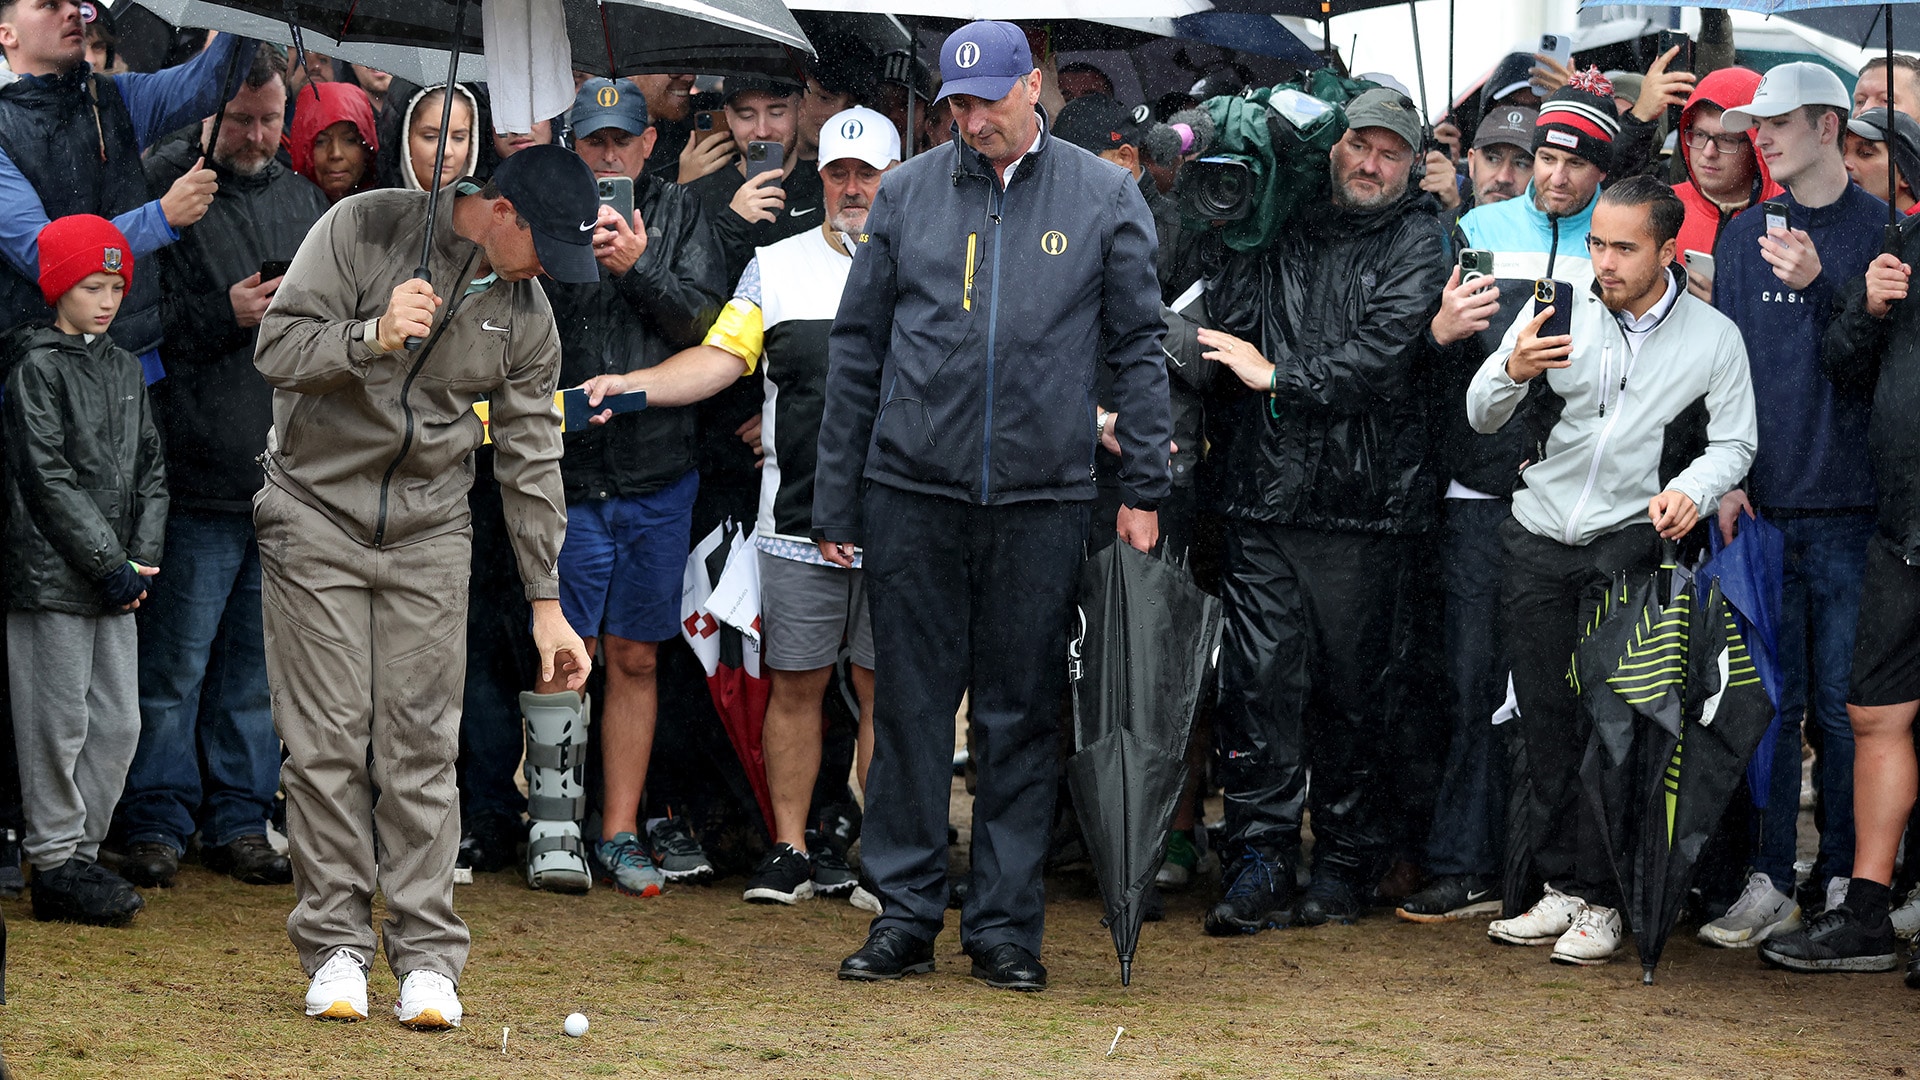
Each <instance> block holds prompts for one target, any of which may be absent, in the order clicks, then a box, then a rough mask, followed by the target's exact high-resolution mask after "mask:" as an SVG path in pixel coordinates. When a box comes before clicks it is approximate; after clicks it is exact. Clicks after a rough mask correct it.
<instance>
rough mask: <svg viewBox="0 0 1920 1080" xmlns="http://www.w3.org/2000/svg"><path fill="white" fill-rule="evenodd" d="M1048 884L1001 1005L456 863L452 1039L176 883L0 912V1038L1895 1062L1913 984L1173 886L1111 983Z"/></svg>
mask: <svg viewBox="0 0 1920 1080" xmlns="http://www.w3.org/2000/svg"><path fill="white" fill-rule="evenodd" d="M1052 893H1053V897H1054V899H1053V902H1052V904H1051V906H1050V908H1049V926H1048V938H1047V954H1046V957H1045V959H1046V961H1047V963H1048V965H1049V966H1050V968H1051V970H1052V976H1053V981H1052V989H1051V990H1050V991H1048V992H1047V993H1044V994H1033V995H1019V994H1011V993H1006V992H1002V991H994V990H989V989H987V988H985V987H984V986H981V985H979V984H977V983H975V982H973V981H972V980H971V979H970V978H968V977H967V973H968V967H967V962H966V960H965V959H964V958H963V957H961V956H959V955H958V954H957V952H956V951H955V950H956V946H955V944H954V941H955V937H956V936H957V935H956V925H955V922H954V920H953V919H951V918H950V920H949V930H948V933H947V934H945V935H943V936H942V938H941V945H940V953H939V965H940V966H939V969H938V970H937V971H936V972H935V973H934V974H933V975H932V976H929V977H924V978H917V979H911V980H907V981H905V982H902V983H897V984H891V985H879V986H866V985H856V984H850V983H842V982H839V981H837V980H836V979H835V978H834V976H833V972H834V967H835V965H836V964H837V963H838V962H839V960H840V958H841V956H843V955H844V954H845V953H846V952H848V951H850V950H851V949H853V948H854V947H856V946H857V945H858V944H859V942H860V941H861V940H862V938H863V935H864V933H865V927H866V916H865V915H864V914H863V913H861V912H858V911H855V910H854V909H852V908H850V907H848V906H846V905H844V904H842V903H839V902H837V901H815V902H812V903H809V904H806V905H803V906H801V907H798V908H795V909H791V910H789V909H767V908H759V907H749V906H747V905H744V904H742V903H740V902H739V900H738V896H739V893H738V882H725V883H722V884H720V885H716V886H711V887H704V888H703V887H691V888H678V889H674V890H672V891H670V892H669V893H668V894H666V895H664V896H662V897H660V898H658V899H654V900H634V899H630V898H627V897H622V896H618V895H615V894H614V893H612V892H611V891H608V890H602V889H595V890H594V892H593V893H591V894H590V895H588V896H586V897H580V898H568V897H555V896H546V895H542V894H537V893H532V892H529V891H528V890H527V889H526V888H525V887H524V886H523V885H522V884H521V883H520V882H519V880H518V879H517V878H515V877H514V876H513V875H511V874H501V875H481V877H480V880H479V882H478V883H477V884H475V885H473V886H462V887H461V889H460V892H459V904H460V910H461V912H462V914H463V915H464V916H465V917H466V919H467V920H468V921H469V923H470V924H471V925H472V928H473V938H474V945H473V956H472V960H471V961H470V963H469V964H468V967H467V974H466V978H465V980H464V981H463V983H462V985H461V991H462V995H463V997H464V1000H465V1005H466V1010H467V1015H466V1026H465V1027H463V1028H462V1029H460V1030H459V1031H455V1032H450V1033H446V1034H441V1035H424V1034H417V1033H414V1032H410V1031H407V1030H405V1029H403V1028H401V1027H400V1026H399V1025H398V1024H396V1023H394V1022H393V1020H392V1019H391V1011H390V1010H391V1006H392V1003H393V996H394V989H395V988H394V983H393V980H392V977H391V976H390V975H388V974H386V973H385V972H384V971H381V972H380V973H378V974H377V975H376V976H375V978H374V983H373V995H374V1000H373V1002H372V1006H373V1012H374V1016H373V1018H372V1019H371V1020H370V1021H369V1022H367V1023H363V1024H357V1025H333V1024H320V1023H316V1022H313V1021H309V1020H307V1019H306V1018H305V1017H304V1016H303V1015H302V1014H301V1009H300V1003H301V995H302V993H303V991H304V988H305V980H304V979H303V978H302V976H301V974H300V971H299V969H298V967H297V965H296V964H295V962H294V959H293V953H292V949H291V947H290V946H289V945H288V944H287V940H286V937H285V935H284V933H283V932H282V923H283V920H284V916H285V914H286V911H287V908H288V906H289V903H290V897H291V890H290V889H257V888H248V887H245V886H241V885H238V884H236V883H233V882H231V881H229V880H227V879H225V878H220V877H215V876H213V875H211V874H208V873H206V872H205V871H202V870H200V869H199V868H198V867H192V866H190V867H188V868H186V869H185V870H183V871H182V873H181V876H180V883H179V885H178V887H176V888H174V889H171V890H167V891H165V892H155V893H150V894H149V907H148V908H147V910H146V911H145V912H144V913H143V914H142V915H141V916H140V917H139V919H138V920H137V921H136V923H135V924H134V926H132V927H131V928H127V929H120V930H104V929H87V928H76V927H71V926H65V925H60V924H41V923H35V922H33V921H32V920H31V916H30V915H29V912H28V908H27V905H26V904H25V903H24V902H9V903H6V904H4V905H0V910H4V911H5V913H6V915H7V917H8V921H9V925H10V927H11V929H12V948H11V949H10V955H11V959H12V967H11V971H10V975H9V980H8V987H7V989H8V1001H9V1003H8V1004H7V1005H6V1006H4V1007H3V1008H0V1051H4V1053H5V1055H6V1059H7V1061H8V1062H9V1063H10V1064H11V1066H12V1067H13V1069H14V1071H15V1074H16V1075H17V1076H19V1077H20V1078H21V1080H29V1078H35V1080H37V1078H61V1077H138V1078H142V1080H146V1078H153V1080H160V1078H170V1077H193V1078H206V1077H218V1078H249V1080H251V1078H280V1077H287V1078H294V1077H298V1078H302V1080H306V1078H318V1077H429V1076H430V1077H455V1078H458V1077H489V1078H490V1077H515V1078H518V1077H555V1078H566V1077H596V1076H685V1075H694V1074H698V1075H713V1076H767V1077H859V1078H869V1077H896V1076H913V1077H920V1078H933V1077H999V1076H1047V1077H1055V1076H1059V1077H1080V1076H1100V1077H1107V1076H1114V1077H1118V1076H1125V1077H1130V1078H1131V1077H1195V1078H1200V1077H1206V1078H1211V1077H1223V1076H1231V1077H1238V1076H1249V1077H1250V1076H1261V1077H1268V1076H1283V1077H1294V1076H1299V1077H1319V1076H1337V1077H1415V1076H1436V1077H1439V1076H1444V1077H1535V1076H1552V1077H1556V1078H1558V1077H1589V1076H1592V1077H1601V1076H1632V1077H1686V1078H1696V1077H1728V1078H1738V1080H1751V1078H1756V1077H1775V1076H1779V1077H1821V1078H1827V1077H1846V1078H1854V1077H1876V1076H1880V1077H1887V1076H1893V1077H1897V1076H1904V1075H1909V1074H1912V1075H1920V1013H1917V1012H1916V1009H1917V1008H1920V993H1914V992H1912V991H1908V990H1906V989H1904V988H1903V987H1902V986H1901V985H1900V980H1899V977H1898V976H1897V975H1894V976H1826V977H1792V976H1787V975H1784V974H1782V973H1779V972H1774V971H1768V970H1766V969H1763V968H1762V967H1761V966H1760V964H1759V962H1758V960H1757V959H1756V958H1755V957H1754V955H1753V954H1752V953H1750V952H1718V951H1711V950H1707V949H1703V948H1701V947H1699V946H1698V945H1696V944H1695V943H1694V942H1693V941H1692V940H1691V938H1690V937H1689V936H1688V935H1687V933H1686V932H1685V931H1684V930H1683V931H1682V932H1681V933H1679V934H1677V935H1676V940H1675V941H1674V943H1673V944H1672V946H1671V947H1670V948H1669V950H1668V953H1667V957H1668V959H1667V960H1666V961H1665V962H1664V963H1663V964H1662V966H1661V970H1660V972H1659V982H1658V983H1657V984H1656V985H1654V986H1651V987H1647V986H1642V985H1640V979H1639V974H1640V972H1639V965H1638V964H1637V963H1634V962H1633V961H1632V960H1631V959H1623V960H1622V961H1620V962H1616V963H1615V964H1612V965H1610V966H1607V967H1602V968H1597V969H1590V970H1582V969H1572V968H1562V967H1556V966H1554V965H1552V964H1550V963H1548V961H1547V958H1546V955H1545V950H1539V949H1515V948H1497V947H1494V946H1492V945H1490V944H1488V942H1487V940H1486V937H1485V935H1484V932H1483V928H1482V927H1480V926H1478V925H1473V924H1462V925H1456V926H1450V927H1417V926H1412V925H1408V924H1403V923H1399V922H1398V921H1396V920H1394V919H1393V918H1392V916H1391V915H1390V914H1387V913H1384V912H1383V913H1380V914H1378V915H1376V916H1375V917H1373V918H1370V919H1368V920H1366V921H1364V922H1362V923H1361V924H1360V925H1358V926H1354V927H1344V928H1323V929H1318V930H1292V931H1283V932H1270V933H1266V934H1262V935H1260V936H1258V937H1254V938H1248V939H1238V940H1230V941H1228V940H1216V939H1210V938H1207V937H1205V936H1204V935H1202V934H1201V932H1200V927H1199V916H1200V913H1201V911H1202V903H1203V898H1202V897H1201V896H1197V895H1196V896H1191V897H1175V898H1173V899H1172V900H1171V902H1170V903H1169V912H1168V921H1167V922H1165V923H1161V924H1158V925H1150V926H1148V927H1147V929H1146V932H1145V934H1144V936H1143V941H1142V944H1141V948H1140V954H1139V960H1138V962H1137V963H1136V965H1135V970H1134V985H1133V987H1132V988H1131V989H1122V988H1121V987H1120V985H1119V979H1118V971H1117V967H1116V965H1115V963H1114V959H1113V951H1112V946H1111V943H1110V941H1109V940H1108V938H1107V935H1106V932H1105V931H1104V930H1103V929H1102V928H1101V927H1100V924H1099V916H1100V907H1099V902H1098V900H1097V899H1096V898H1095V897H1094V895H1093V893H1092V890H1091V887H1090V886H1089V885H1088V884H1087V883H1086V881H1085V879H1083V878H1078V877H1065V878H1061V879H1058V880H1056V881H1055V882H1054V883H1053V886H1052ZM575 1010H579V1011H581V1012H584V1013H586V1014H587V1015H588V1016H589V1017H590V1018H591V1020H592V1025H593V1026H592V1029H591V1030H590V1031H589V1032H588V1034H587V1035H586V1037H585V1038H581V1039H570V1038H567V1037H566V1036H565V1035H564V1034H562V1032H561V1021H562V1019H563V1018H564V1017H565V1016H566V1014H567V1013H569V1012H572V1011H575ZM1120 1026H1124V1027H1125V1028H1126V1033H1125V1034H1124V1035H1123V1036H1121V1038H1120V1040H1119V1043H1118V1046H1117V1048H1116V1049H1115V1051H1114V1053H1113V1055H1112V1056H1111V1057H1108V1056H1107V1049H1108V1046H1109V1044H1110V1043H1111V1042H1112V1040H1113V1037H1114V1032H1115V1029H1116V1028H1117V1027H1120ZM503 1027H510V1028H511V1029H512V1030H511V1033H510V1034H509V1036H508V1038H507V1045H506V1052H505V1053H504V1054H503V1053H502V1052H501V1029H502V1028H503Z"/></svg>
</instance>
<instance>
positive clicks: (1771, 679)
mask: <svg viewBox="0 0 1920 1080" xmlns="http://www.w3.org/2000/svg"><path fill="white" fill-rule="evenodd" d="M1707 531H1708V532H1709V533H1711V534H1712V537H1713V539H1712V545H1713V559H1712V561H1711V562H1709V563H1707V565H1705V566H1703V567H1701V568H1700V572H1699V575H1698V576H1699V578H1700V580H1702V581H1712V582H1715V583H1717V584H1718V585H1719V586H1720V594H1721V595H1722V596H1724V597H1726V600H1727V604H1728V606H1730V607H1732V608H1733V614H1734V620H1735V622H1736V623H1737V625H1738V627H1739V630H1740V637H1741V638H1742V639H1743V640H1745V641H1746V643H1747V652H1748V653H1749V654H1750V655H1751V656H1752V657H1753V666H1754V667H1755V668H1757V669H1759V672H1760V682H1761V684H1762V685H1763V686H1765V687H1766V688H1767V698H1768V700H1770V701H1772V702H1773V703H1774V717H1773V723H1771V724H1769V725H1768V726H1767V733H1766V735H1765V737H1763V738H1762V739H1761V740H1760V745H1759V746H1758V747H1757V748H1755V750H1754V752H1753V758H1752V760H1750V761H1748V762H1747V790H1748V792H1749V793H1750V794H1751V797H1752V801H1753V805H1754V807H1755V808H1756V809H1760V810H1765V809H1766V808H1767V797H1768V790H1769V789H1770V788H1771V787H1772V777H1773V750H1774V736H1775V735H1777V734H1778V733H1779V728H1780V725H1781V723H1782V722H1783V719H1782V717H1781V716H1780V714H1779V705H1780V695H1781V693H1782V686H1783V683H1782V678H1781V674H1780V661H1779V656H1780V645H1779V638H1780V635H1779V629H1778V627H1779V620H1780V591H1781V588H1782V585H1783V582H1784V581H1785V578H1786V572H1787V571H1786V564H1787V556H1786V550H1787V538H1786V535H1785V534H1784V533H1782V532H1781V531H1780V530H1779V529H1777V528H1775V527H1774V526H1773V524H1772V523H1771V522H1769V521H1767V520H1766V519H1765V518H1762V517H1758V516H1755V517H1751V518H1748V519H1746V520H1744V521H1742V522H1741V523H1740V533H1739V535H1738V536H1736V537H1734V540H1733V543H1731V544H1727V543H1723V542H1722V541H1721V539H1720V530H1719V529H1717V528H1714V529H1709V530H1707ZM1794 726H1795V727H1796V728H1797V727H1798V726H1799V724H1798V722H1796V723H1795V725H1794Z"/></svg>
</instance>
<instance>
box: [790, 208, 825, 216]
mask: <svg viewBox="0 0 1920 1080" xmlns="http://www.w3.org/2000/svg"><path fill="white" fill-rule="evenodd" d="M818 209H820V208H819V207H817V206H809V207H806V208H804V209H802V208H801V207H798V206H796V207H794V208H793V209H791V210H789V211H787V216H788V217H806V216H807V215H808V214H811V213H813V212H814V211H815V210H818Z"/></svg>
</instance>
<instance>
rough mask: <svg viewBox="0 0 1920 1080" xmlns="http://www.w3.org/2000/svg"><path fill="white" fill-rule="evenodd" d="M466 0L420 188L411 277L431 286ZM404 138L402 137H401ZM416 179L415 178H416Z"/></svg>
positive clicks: (415, 342)
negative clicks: (429, 168) (427, 174)
mask: <svg viewBox="0 0 1920 1080" xmlns="http://www.w3.org/2000/svg"><path fill="white" fill-rule="evenodd" d="M466 21H467V0H459V4H458V5H457V6H456V7H455V8H454V9H453V48H452V50H451V51H449V52H448V54H447V82H446V85H445V86H444V87H442V88H441V90H440V138H439V139H438V140H436V141H435V143H434V147H433V182H432V184H430V185H427V184H423V185H421V186H423V187H425V188H426V189H427V232H426V236H425V237H424V238H423V239H422V240H421V241H420V265H419V266H417V267H414V270H413V276H414V277H417V278H419V279H420V280H421V281H424V282H427V283H428V284H432V282H433V276H432V275H431V274H430V273H428V271H427V267H428V266H429V265H431V264H432V262H433V225H434V221H435V219H436V217H437V215H438V214H439V212H440V170H441V169H443V168H445V167H446V161H447V128H448V127H449V126H450V125H452V123H453V95H454V93H455V92H456V87H455V80H456V79H458V78H459V76H460V43H461V40H462V39H461V36H460V35H461V32H462V31H463V30H465V29H466ZM402 137H404V134H403V136H402ZM416 179H417V178H416ZM421 340H422V339H420V338H417V337H410V338H408V339H407V348H408V349H417V348H419V347H420V342H421Z"/></svg>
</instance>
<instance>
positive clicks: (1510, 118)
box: [1507, 109, 1527, 127]
mask: <svg viewBox="0 0 1920 1080" xmlns="http://www.w3.org/2000/svg"><path fill="white" fill-rule="evenodd" d="M1526 122H1527V118H1526V116H1524V115H1522V113H1521V112H1520V110H1519V109H1508V110H1507V123H1509V124H1512V125H1513V126H1514V127H1519V126H1520V125H1522V124H1524V123H1526Z"/></svg>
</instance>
